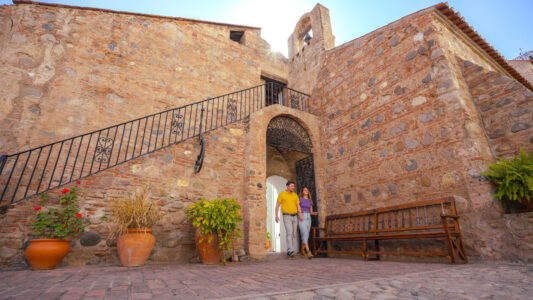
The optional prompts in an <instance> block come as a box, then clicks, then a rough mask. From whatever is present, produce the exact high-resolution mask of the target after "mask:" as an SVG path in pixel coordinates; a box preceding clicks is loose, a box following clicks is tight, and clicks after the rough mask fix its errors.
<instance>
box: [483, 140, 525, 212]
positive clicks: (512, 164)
mask: <svg viewBox="0 0 533 300" xmlns="http://www.w3.org/2000/svg"><path fill="white" fill-rule="evenodd" d="M489 169H490V172H484V173H481V175H484V176H487V177H488V178H489V179H490V180H491V181H492V183H494V184H495V185H496V189H497V191H496V194H495V196H496V197H498V199H502V198H504V197H506V198H508V199H509V200H511V201H518V202H522V201H523V200H526V201H532V197H533V151H532V152H531V153H529V155H526V154H525V152H524V151H523V150H520V154H519V155H517V156H515V157H514V159H513V160H504V159H500V160H499V161H498V162H496V163H493V164H491V165H489Z"/></svg>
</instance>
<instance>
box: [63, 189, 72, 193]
mask: <svg viewBox="0 0 533 300" xmlns="http://www.w3.org/2000/svg"><path fill="white" fill-rule="evenodd" d="M68 192H70V191H69V190H68V189H64V190H62V191H61V194H66V193H68Z"/></svg>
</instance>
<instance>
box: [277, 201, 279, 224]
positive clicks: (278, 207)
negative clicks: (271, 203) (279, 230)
mask: <svg viewBox="0 0 533 300" xmlns="http://www.w3.org/2000/svg"><path fill="white" fill-rule="evenodd" d="M276 223H279V202H276Z"/></svg>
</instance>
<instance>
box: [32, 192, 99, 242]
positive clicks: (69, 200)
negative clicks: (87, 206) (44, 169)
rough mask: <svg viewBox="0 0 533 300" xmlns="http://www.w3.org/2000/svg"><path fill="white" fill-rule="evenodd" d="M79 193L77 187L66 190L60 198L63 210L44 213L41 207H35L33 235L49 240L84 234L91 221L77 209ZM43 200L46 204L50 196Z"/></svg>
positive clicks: (45, 196)
mask: <svg viewBox="0 0 533 300" xmlns="http://www.w3.org/2000/svg"><path fill="white" fill-rule="evenodd" d="M77 192H78V188H77V187H74V188H72V189H70V190H69V189H64V190H63V192H62V195H61V197H60V198H59V204H61V208H53V207H52V208H49V209H48V210H47V211H43V210H42V209H41V207H40V206H37V207H35V208H34V209H33V210H34V211H35V212H36V215H35V219H34V220H32V222H31V223H30V225H31V226H32V227H33V234H36V235H38V236H40V237H45V238H49V239H66V238H69V237H74V236H76V235H78V234H81V233H83V232H84V231H85V227H86V226H87V225H88V224H89V220H88V219H87V218H84V217H83V216H82V215H81V214H80V211H79V210H78V208H77V207H76V203H77V202H78V196H77ZM41 199H42V201H43V202H46V201H47V200H48V199H49V196H48V194H43V195H42V196H41Z"/></svg>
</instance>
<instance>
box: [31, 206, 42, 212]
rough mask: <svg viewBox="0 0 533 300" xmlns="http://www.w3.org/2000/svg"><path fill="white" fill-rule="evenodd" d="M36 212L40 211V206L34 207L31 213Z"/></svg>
mask: <svg viewBox="0 0 533 300" xmlns="http://www.w3.org/2000/svg"><path fill="white" fill-rule="evenodd" d="M38 210H41V207H40V206H35V207H34V208H33V211H38Z"/></svg>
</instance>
